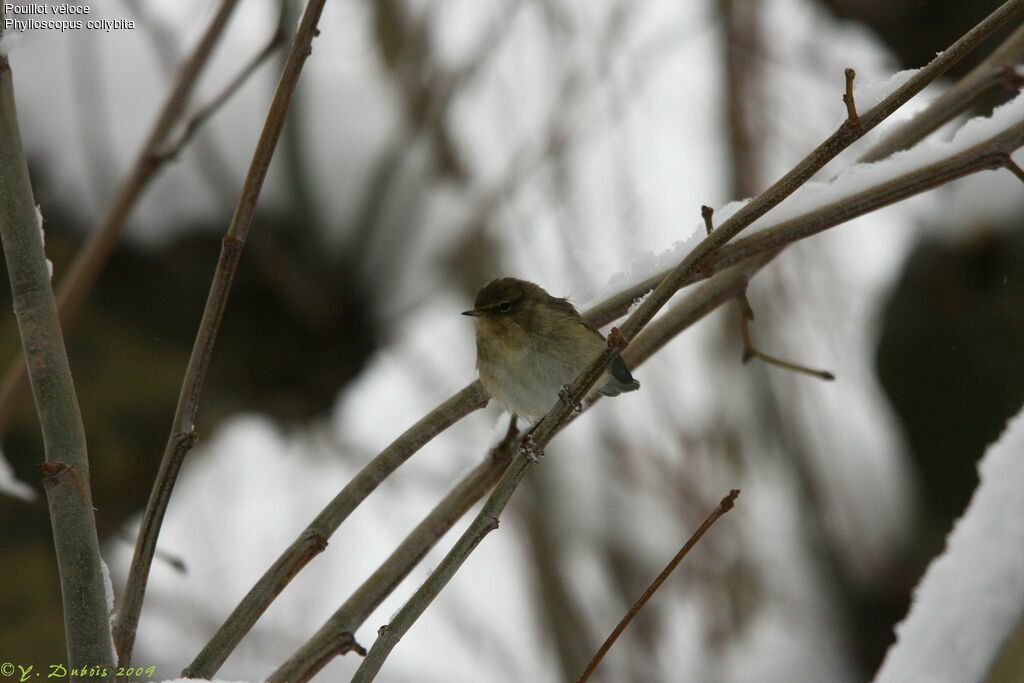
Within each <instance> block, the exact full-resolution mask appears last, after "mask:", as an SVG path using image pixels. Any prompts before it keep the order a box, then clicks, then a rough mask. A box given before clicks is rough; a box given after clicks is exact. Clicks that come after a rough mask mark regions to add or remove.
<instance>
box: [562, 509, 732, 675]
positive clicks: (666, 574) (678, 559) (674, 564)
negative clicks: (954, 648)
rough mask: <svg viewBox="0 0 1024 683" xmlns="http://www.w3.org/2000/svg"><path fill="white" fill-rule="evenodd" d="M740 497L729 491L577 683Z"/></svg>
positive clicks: (625, 617) (589, 673)
mask: <svg viewBox="0 0 1024 683" xmlns="http://www.w3.org/2000/svg"><path fill="white" fill-rule="evenodd" d="M739 495H740V490H739V489H733V490H731V491H729V495H727V496H726V497H725V498H722V502H721V503H719V504H718V507H716V508H715V509H714V511H713V512H712V513H711V514H710V515H709V516H708V518H707V519H705V520H704V523H703V524H701V525H700V527H699V528H698V529H697V531H695V532H694V534H693V536H691V537H690V540H688V541H687V542H686V544H685V545H683V547H682V548H680V549H679V552H678V553H676V556H675V557H673V558H672V560H671V561H670V562H669V563H668V565H667V566H666V567H665V568H664V569H663V570H662V571H661V573H660V574H658V577H657V578H656V579H654V582H653V583H651V585H650V586H648V587H647V590H645V591H644V593H643V595H641V596H640V599H639V600H637V601H636V602H635V603H634V604H633V606H632V607H630V608H629V611H628V612H626V616H624V617H623V618H622V621H620V622H619V624H618V625H617V626H616V627H615V628H614V629H613V630H612V632H611V634H610V635H609V636H608V638H607V640H605V641H604V643H603V644H602V645H601V647H599V648H598V649H597V652H596V653H594V656H593V658H592V659H591V660H590V663H589V664H587V668H585V669H584V670H583V673H581V674H580V677H579V678H578V679H577V681H576V683H584V682H585V681H586V680H587V679H589V678H590V676H591V674H593V673H594V669H596V668H597V665H598V664H600V663H601V660H602V659H604V656H605V655H606V654H608V650H610V649H611V647H612V645H614V644H615V641H616V640H618V639H619V636H621V635H622V632H623V631H625V630H626V627H627V626H629V622H631V621H633V618H634V617H636V615H637V614H638V613H639V612H640V610H641V609H643V607H644V605H646V604H647V602H648V601H649V600H650V599H651V597H652V596H653V595H654V594H655V592H657V590H658V589H659V588H661V584H663V583H665V580H666V579H667V578H668V577H669V576H671V575H672V572H674V571H675V570H676V567H678V566H679V563H680V562H682V561H683V558H685V557H686V555H687V554H688V553H689V552H690V550H692V549H693V546H695V545H697V543H698V542H699V541H700V539H701V538H703V537H704V534H705V533H707V531H708V529H710V528H711V526H712V525H713V524H714V523H715V522H717V521H718V519H719V518H720V517H721V516H722V515H724V514H725V513H727V512H728V511H729V510H732V507H733V505H734V504H735V502H736V498H737V497H738V496H739Z"/></svg>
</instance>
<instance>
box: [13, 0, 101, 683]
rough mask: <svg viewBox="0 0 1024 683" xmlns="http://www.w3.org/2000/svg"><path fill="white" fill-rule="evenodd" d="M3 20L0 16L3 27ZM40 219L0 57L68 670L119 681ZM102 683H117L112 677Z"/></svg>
mask: <svg viewBox="0 0 1024 683" xmlns="http://www.w3.org/2000/svg"><path fill="white" fill-rule="evenodd" d="M2 15H3V13H2V12H0V19H2V18H3V17H2ZM36 211H37V209H36V205H35V198H34V197H33V195H32V184H31V181H30V180H29V175H28V164H27V163H26V161H25V152H24V149H23V147H22V143H21V131H20V129H19V127H18V115H17V111H16V110H15V103H14V83H13V78H12V75H11V68H10V65H9V64H8V61H7V56H6V55H5V54H3V53H2V52H0V238H2V241H3V251H4V257H5V259H6V260H7V272H8V277H9V279H10V282H11V293H12V296H13V299H14V313H15V316H16V317H17V321H18V332H19V333H20V335H21V346H22V349H23V351H24V355H25V357H26V358H27V360H28V365H29V367H30V368H31V372H30V375H29V379H30V380H31V383H32V394H33V396H34V398H35V403H36V413H37V415H38V416H39V426H40V429H41V431H42V433H43V445H44V448H45V452H46V462H44V463H42V465H41V466H40V467H41V469H42V471H43V486H44V488H45V490H46V498H47V501H48V503H49V508H50V523H51V525H52V527H53V544H54V549H55V550H56V554H57V568H58V571H59V574H60V588H61V598H62V601H63V608H64V632H65V636H66V639H67V652H68V664H69V666H70V667H71V668H82V669H89V668H90V667H94V666H95V667H99V668H100V669H104V670H107V671H111V672H112V671H113V663H114V662H113V659H112V657H111V643H110V615H109V614H108V613H107V599H106V590H105V588H104V581H103V569H102V563H103V560H102V559H101V558H100V548H99V540H98V538H97V535H96V518H95V515H94V512H93V506H92V491H91V484H90V481H89V456H88V451H87V449H86V443H85V428H84V427H83V426H82V415H81V412H80V411H79V409H78V399H77V397H76V396H75V385H74V382H73V381H72V379H71V368H70V366H69V365H68V357H67V351H66V350H65V348H64V338H63V336H62V335H61V329H60V321H59V320H58V318H57V303H56V300H55V298H54V296H53V288H52V287H51V285H50V273H49V270H48V268H47V264H46V255H45V254H44V252H43V240H42V229H43V226H42V216H41V215H38V216H37V213H36ZM97 678H98V679H100V680H112V676H110V675H107V674H103V675H101V676H97Z"/></svg>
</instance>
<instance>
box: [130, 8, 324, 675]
mask: <svg viewBox="0 0 1024 683" xmlns="http://www.w3.org/2000/svg"><path fill="white" fill-rule="evenodd" d="M325 2H326V0H309V2H308V3H307V4H306V9H305V12H304V13H303V15H302V19H301V20H300V22H299V26H298V29H297V30H296V32H295V36H294V37H293V38H292V43H291V48H290V49H289V51H288V58H287V61H286V62H285V65H284V70H283V72H282V74H281V78H280V80H279V81H278V84H277V89H276V91H275V92H274V97H273V100H272V101H271V103H270V110H269V111H268V112H267V119H266V122H265V123H264V125H263V131H262V133H261V134H260V139H259V142H258V143H257V145H256V150H255V152H253V158H252V162H251V164H250V165H249V173H248V175H247V176H246V178H245V184H244V185H243V186H242V192H241V195H240V196H239V198H238V204H237V206H236V207H235V213H234V216H232V218H231V225H230V226H229V227H228V231H227V235H226V236H225V237H224V244H223V246H222V248H221V253H220V257H219V259H218V261H217V268H216V270H215V272H214V275H213V282H212V284H211V285H210V294H209V296H208V298H207V300H206V308H205V309H204V311H203V318H202V321H201V322H200V324H199V332H198V333H197V334H196V340H195V344H194V345H193V347H192V355H191V357H190V358H189V362H188V368H187V369H186V371H185V379H184V381H183V383H182V387H181V394H180V395H179V397H178V406H177V408H176V410H175V414H174V423H173V425H172V426H171V435H170V437H169V439H168V441H167V447H166V448H165V450H164V454H163V459H162V460H161V462H160V469H159V471H158V472H157V476H156V481H155V482H154V484H153V490H152V492H151V494H150V498H149V503H148V504H147V505H146V510H145V513H144V514H143V517H142V526H141V529H140V530H139V537H138V540H137V542H136V545H135V554H134V556H133V557H132V564H131V568H130V569H129V573H128V582H127V585H126V586H125V592H124V597H123V602H122V605H121V608H120V610H119V611H118V615H117V620H116V622H115V624H114V642H115V645H116V646H117V652H118V657H119V662H120V664H122V665H126V664H128V663H129V662H131V656H132V650H133V647H134V644H135V632H136V629H137V627H138V623H139V613H140V612H141V610H142V601H143V599H144V597H145V594H146V582H147V580H148V578H149V569H150V566H151V565H152V563H153V554H154V552H155V550H156V542H157V537H158V536H159V533H160V525H161V524H162V522H163V517H164V513H165V512H166V510H167V503H168V501H169V500H170V497H171V492H172V490H173V489H174V483H175V481H176V479H177V476H178V470H179V469H180V468H181V464H182V462H183V460H184V458H185V455H186V454H187V453H188V452H189V450H190V449H191V448H192V446H193V445H194V444H195V440H196V433H195V419H196V414H197V413H198V411H199V397H200V395H201V394H202V389H203V381H204V379H205V378H206V370H207V367H208V366H209V363H210V357H211V355H212V353H213V345H214V342H215V341H216V338H217V331H218V330H219V329H220V321H221V319H222V317H223V315H224V310H225V308H226V307H227V301H228V294H229V292H230V290H231V282H232V280H233V279H234V276H235V271H236V270H237V268H238V261H239V258H240V257H241V253H242V248H243V247H244V246H245V240H246V237H247V236H248V234H249V230H250V228H251V227H252V221H253V216H254V215H255V212H256V201H257V200H258V199H259V195H260V191H261V190H262V189H263V181H264V179H265V178H266V175H267V169H268V168H269V166H270V160H271V158H272V157H273V154H274V149H275V148H276V146H277V141H278V139H279V138H280V137H281V130H282V128H283V127H284V120H285V117H286V115H287V113H288V107H289V105H290V104H291V101H292V95H293V94H294V92H295V86H296V85H297V83H298V80H299V75H300V73H301V72H302V67H303V65H304V64H305V62H306V58H307V57H309V55H310V54H312V51H313V50H312V43H313V37H314V36H315V35H316V34H317V33H318V31H317V28H316V26H317V23H318V22H319V20H320V14H321V12H322V11H323V8H324V3H325Z"/></svg>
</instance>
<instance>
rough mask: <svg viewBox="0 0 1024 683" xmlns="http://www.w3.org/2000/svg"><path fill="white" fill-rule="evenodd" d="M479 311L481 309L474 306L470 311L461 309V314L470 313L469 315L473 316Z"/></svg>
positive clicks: (478, 313) (479, 312)
mask: <svg viewBox="0 0 1024 683" xmlns="http://www.w3.org/2000/svg"><path fill="white" fill-rule="evenodd" d="M481 313H483V311H481V310H480V309H479V308H474V309H473V310H471V311H463V312H462V315H471V316H473V317H474V318H475V317H477V316H478V315H480V314H481Z"/></svg>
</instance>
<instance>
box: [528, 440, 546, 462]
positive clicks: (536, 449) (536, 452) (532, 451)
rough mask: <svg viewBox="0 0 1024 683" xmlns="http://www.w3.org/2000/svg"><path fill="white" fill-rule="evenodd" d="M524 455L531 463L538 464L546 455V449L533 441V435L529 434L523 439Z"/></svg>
mask: <svg viewBox="0 0 1024 683" xmlns="http://www.w3.org/2000/svg"><path fill="white" fill-rule="evenodd" d="M523 455H525V456H526V459H527V460H529V461H530V462H532V463H534V464H537V463H539V462H540V459H541V457H543V455H544V449H543V448H541V447H540V446H538V445H537V442H536V441H534V440H533V434H532V433H530V434H527V435H526V436H524V437H523Z"/></svg>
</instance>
